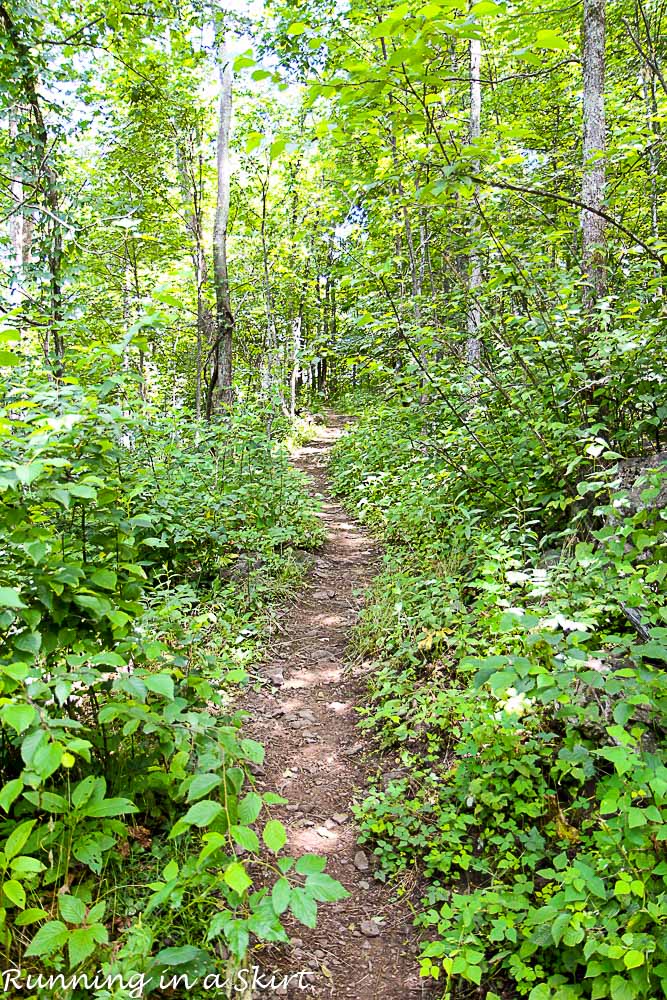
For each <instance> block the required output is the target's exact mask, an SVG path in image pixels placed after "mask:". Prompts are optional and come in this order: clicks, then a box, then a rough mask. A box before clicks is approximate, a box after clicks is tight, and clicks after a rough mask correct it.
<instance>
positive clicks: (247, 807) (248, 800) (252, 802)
mask: <svg viewBox="0 0 667 1000" xmlns="http://www.w3.org/2000/svg"><path fill="white" fill-rule="evenodd" d="M261 811H262V797H261V795H258V794H257V792H248V794H247V795H246V796H245V797H244V798H242V799H241V801H240V802H239V806H238V815H239V821H240V822H241V823H243V825H244V826H249V825H250V824H251V823H254V822H255V820H256V819H257V817H258V816H259V814H260V812H261Z"/></svg>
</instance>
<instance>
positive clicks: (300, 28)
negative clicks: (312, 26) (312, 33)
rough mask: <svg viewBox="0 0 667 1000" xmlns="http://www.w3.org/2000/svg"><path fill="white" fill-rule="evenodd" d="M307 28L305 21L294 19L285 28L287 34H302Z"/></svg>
mask: <svg viewBox="0 0 667 1000" xmlns="http://www.w3.org/2000/svg"><path fill="white" fill-rule="evenodd" d="M307 30H308V25H307V24H306V22H305V21H294V22H293V23H292V24H290V26H289V27H288V29H287V34H288V35H303V33H304V31H307Z"/></svg>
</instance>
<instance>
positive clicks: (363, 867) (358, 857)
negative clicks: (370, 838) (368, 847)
mask: <svg viewBox="0 0 667 1000" xmlns="http://www.w3.org/2000/svg"><path fill="white" fill-rule="evenodd" d="M354 867H355V868H356V869H357V871H360V872H367V871H368V869H369V864H368V858H367V857H366V855H365V853H364V852H363V851H357V853H356V854H355V855H354Z"/></svg>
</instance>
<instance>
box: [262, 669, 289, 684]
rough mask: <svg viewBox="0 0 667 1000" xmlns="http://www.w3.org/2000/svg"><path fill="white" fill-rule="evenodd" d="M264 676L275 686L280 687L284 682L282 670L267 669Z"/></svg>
mask: <svg viewBox="0 0 667 1000" xmlns="http://www.w3.org/2000/svg"><path fill="white" fill-rule="evenodd" d="M266 676H267V677H268V679H269V680H270V681H271V683H272V684H275V685H276V687H282V686H283V684H284V683H285V677H284V676H283V672H282V670H268V671H267V674H266Z"/></svg>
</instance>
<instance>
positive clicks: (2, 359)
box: [0, 351, 23, 368]
mask: <svg viewBox="0 0 667 1000" xmlns="http://www.w3.org/2000/svg"><path fill="white" fill-rule="evenodd" d="M22 361H23V358H22V357H21V356H20V355H19V354H14V352H13V351H0V367H2V368H13V367H14V366H15V365H20V364H21V362H22Z"/></svg>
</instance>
